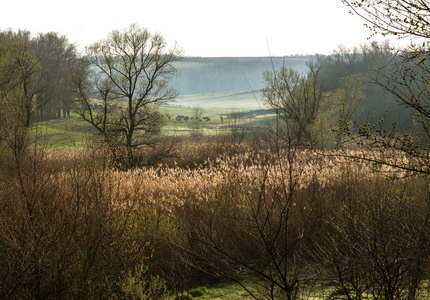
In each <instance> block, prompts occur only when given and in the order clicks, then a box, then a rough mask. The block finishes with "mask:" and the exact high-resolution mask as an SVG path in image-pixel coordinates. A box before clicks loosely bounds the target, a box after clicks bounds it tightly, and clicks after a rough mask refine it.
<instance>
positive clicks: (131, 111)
mask: <svg viewBox="0 0 430 300" xmlns="http://www.w3.org/2000/svg"><path fill="white" fill-rule="evenodd" d="M86 54H87V55H86V58H85V59H86V61H87V63H86V64H81V65H80V66H81V67H82V66H84V70H83V69H82V68H81V70H80V71H78V72H77V73H75V74H74V75H73V76H72V81H73V83H74V87H75V92H76V94H77V96H78V98H79V100H78V101H77V105H76V106H75V110H76V112H77V113H78V114H79V115H80V116H81V117H82V118H83V119H84V120H85V121H87V122H89V123H90V124H91V125H92V126H93V127H94V128H95V129H96V130H97V131H98V132H100V133H102V135H103V139H104V141H105V142H106V143H107V144H108V145H109V149H110V151H111V152H113V154H114V156H116V155H117V153H115V152H116V151H118V149H119V148H117V146H118V145H121V146H122V147H123V149H124V157H123V158H122V163H124V164H125V165H127V166H131V165H133V164H134V163H135V161H134V159H135V155H134V150H135V149H136V147H138V146H141V145H148V146H152V145H153V143H154V140H153V139H152V137H153V136H154V134H158V132H159V129H160V125H161V123H162V117H161V115H160V114H159V113H158V111H157V104H161V103H165V102H166V101H169V100H172V99H174V98H175V97H176V96H177V92H176V91H175V90H174V89H173V88H170V87H169V85H168V84H169V79H171V78H172V76H174V75H175V74H176V72H177V71H176V69H175V67H174V65H173V62H175V61H177V60H178V59H180V57H181V55H182V54H181V50H180V49H178V48H177V47H173V48H171V49H169V48H167V44H166V42H165V40H164V39H163V37H162V36H161V35H159V34H152V33H150V32H149V31H148V30H147V29H145V28H140V27H138V26H137V25H131V26H129V27H128V28H127V29H125V30H123V31H113V32H111V33H110V34H109V36H108V37H107V38H106V39H105V40H102V41H100V42H98V43H95V44H93V45H91V46H90V47H88V48H87V52H86ZM85 68H89V69H87V71H85ZM89 74H90V75H91V76H90V77H89V78H88V77H85V76H86V75H89ZM94 100H96V101H94ZM116 158H119V157H116Z"/></svg>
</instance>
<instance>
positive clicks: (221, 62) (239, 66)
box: [172, 56, 310, 95]
mask: <svg viewBox="0 0 430 300" xmlns="http://www.w3.org/2000/svg"><path fill="white" fill-rule="evenodd" d="M309 59H310V56H286V57H273V58H272V59H271V58H269V57H214V58H207V57H206V58H205V57H187V58H184V59H182V60H181V61H179V62H177V63H176V67H177V69H178V70H179V75H178V76H177V77H176V78H174V79H173V80H172V85H173V87H175V88H176V90H177V91H178V92H179V93H180V94H182V95H190V94H208V93H219V92H230V91H244V90H250V89H251V88H252V89H253V90H259V89H261V88H262V87H263V86H264V82H263V72H264V71H268V70H271V69H272V62H273V65H274V66H275V68H276V69H279V68H280V67H281V66H282V65H283V64H285V66H287V67H289V68H293V69H296V70H299V71H305V70H306V68H307V67H306V62H308V61H309ZM250 86H251V87H250Z"/></svg>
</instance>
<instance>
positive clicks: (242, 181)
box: [52, 150, 388, 209]
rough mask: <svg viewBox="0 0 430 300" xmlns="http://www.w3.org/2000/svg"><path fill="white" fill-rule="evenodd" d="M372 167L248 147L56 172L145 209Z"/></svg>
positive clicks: (63, 181) (298, 184)
mask: <svg viewBox="0 0 430 300" xmlns="http://www.w3.org/2000/svg"><path fill="white" fill-rule="evenodd" d="M290 154H291V153H290ZM70 156H71V157H72V156H73V155H72V154H70ZM370 168H371V166H369V165H368V164H365V163H360V162H357V161H355V162H353V161H351V160H348V159H346V158H343V157H342V156H340V155H336V153H330V155H321V154H319V153H316V152H314V151H309V150H308V151H300V152H295V153H294V157H293V159H291V156H289V154H288V153H282V154H281V155H278V154H272V153H269V152H267V151H260V152H251V151H248V152H245V153H242V154H237V155H235V156H233V157H222V156H220V157H218V158H217V159H213V160H206V161H205V162H204V163H203V164H202V165H199V166H196V167H195V168H182V167H178V166H174V167H163V166H158V167H152V168H139V169H132V170H128V171H120V170H116V169H111V168H104V167H102V166H101V164H100V165H99V166H98V167H97V168H96V169H95V170H93V171H92V172H89V171H88V168H85V167H81V168H79V167H78V168H74V169H72V171H66V170H65V171H63V172H59V173H57V174H55V175H52V176H54V177H55V178H56V180H58V181H59V184H60V186H63V187H66V186H67V185H68V183H69V182H73V180H72V181H71V180H70V179H71V178H72V177H73V178H75V181H76V180H88V177H91V176H92V177H93V180H94V181H96V182H98V183H99V186H100V187H101V188H100V190H99V193H100V195H99V197H101V198H105V199H111V201H112V202H114V203H113V204H115V205H116V206H117V207H118V206H119V207H130V206H132V207H140V208H144V207H148V206H151V205H154V204H156V205H160V206H161V207H164V208H166V209H169V208H172V207H173V206H181V205H183V204H185V203H187V202H188V201H203V202H204V201H207V200H208V199H211V197H213V196H214V193H216V192H217V191H218V190H219V189H220V188H223V187H229V188H235V189H240V190H241V191H245V192H249V193H251V192H253V191H256V190H258V189H259V188H260V187H261V186H262V185H263V183H264V184H265V185H266V186H268V187H271V189H277V188H281V189H289V188H290V187H292V185H294V189H296V190H297V189H302V188H305V187H306V186H307V185H308V184H309V183H311V182H316V181H317V182H318V183H319V184H321V185H325V184H326V183H327V182H330V181H333V180H341V177H342V176H344V174H345V172H348V173H349V174H351V172H354V173H359V172H360V173H361V172H366V174H367V175H366V176H378V174H377V173H372V172H370ZM387 170H388V169H386V170H385V171H387ZM90 173H91V174H90ZM361 174H363V173H361ZM81 185H83V184H81ZM63 191H64V189H63Z"/></svg>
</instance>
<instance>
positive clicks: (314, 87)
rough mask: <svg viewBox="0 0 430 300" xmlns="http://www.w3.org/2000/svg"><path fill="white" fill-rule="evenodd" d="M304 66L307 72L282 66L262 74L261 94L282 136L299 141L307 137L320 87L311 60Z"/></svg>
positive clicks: (316, 68)
mask: <svg viewBox="0 0 430 300" xmlns="http://www.w3.org/2000/svg"><path fill="white" fill-rule="evenodd" d="M308 66H309V72H308V74H300V73H299V72H297V71H295V70H292V69H289V68H285V67H282V68H281V69H280V70H279V71H276V70H273V71H272V72H266V73H264V77H265V81H266V88H264V89H263V97H264V99H265V100H266V101H267V103H268V104H269V105H270V106H271V108H272V109H273V110H274V111H275V113H276V116H277V120H278V121H277V124H278V129H279V130H281V131H284V134H283V136H284V137H287V136H288V139H294V140H295V142H299V141H300V143H303V142H305V139H306V138H308V137H309V135H310V131H309V129H310V126H311V124H312V123H313V121H314V119H315V116H316V114H317V112H318V109H319V105H320V102H321V99H322V98H323V88H322V86H321V84H320V83H319V82H318V73H319V68H318V66H317V65H315V64H314V63H313V62H312V61H311V62H309V64H308ZM279 126H280V127H279ZM288 144H290V145H291V143H289V142H288Z"/></svg>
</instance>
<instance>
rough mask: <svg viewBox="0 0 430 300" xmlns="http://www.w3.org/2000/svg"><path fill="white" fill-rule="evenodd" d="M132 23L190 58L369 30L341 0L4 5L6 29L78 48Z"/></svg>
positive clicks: (281, 50) (315, 42) (316, 46)
mask: <svg viewBox="0 0 430 300" xmlns="http://www.w3.org/2000/svg"><path fill="white" fill-rule="evenodd" d="M131 23H137V24H138V25H140V26H143V27H146V28H148V29H149V30H151V31H157V32H159V33H161V34H162V35H163V36H164V37H165V38H166V40H167V41H168V42H169V43H170V44H172V43H173V42H174V41H176V42H177V44H178V46H180V47H181V48H182V49H183V50H184V54H185V55H186V56H268V55H269V48H270V52H271V54H272V55H273V56H282V55H292V54H315V53H320V54H330V53H331V52H332V50H333V49H335V48H337V47H338V45H341V44H342V45H344V46H346V47H348V48H350V47H352V46H358V45H360V44H363V43H365V42H366V41H367V40H366V39H367V37H369V36H370V32H369V31H368V30H367V29H366V28H365V27H364V26H363V21H362V20H361V19H360V18H359V17H357V16H352V15H351V14H349V12H348V8H347V7H346V6H345V5H344V4H342V2H341V0H262V1H254V0H218V1H212V0H152V1H150V0H115V1H114V0H74V1H58V0H38V1H35V0H21V1H11V0H8V1H6V3H2V5H1V10H0V30H5V29H8V28H11V29H13V30H18V29H27V30H29V31H31V32H32V33H38V32H49V31H55V32H58V33H60V34H61V35H66V36H67V37H68V38H69V41H70V42H72V43H75V44H76V45H77V46H78V48H79V49H84V47H85V46H86V45H89V44H91V43H93V42H96V41H98V40H100V39H103V38H105V37H106V35H107V34H108V33H109V32H110V31H112V30H115V29H123V28H125V27H127V26H128V25H130V24H131ZM381 39H382V38H381Z"/></svg>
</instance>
